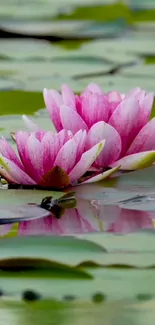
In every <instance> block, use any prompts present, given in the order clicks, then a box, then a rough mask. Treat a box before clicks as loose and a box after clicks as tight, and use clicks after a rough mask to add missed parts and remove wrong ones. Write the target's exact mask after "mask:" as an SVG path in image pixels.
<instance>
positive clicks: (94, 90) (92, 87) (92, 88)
mask: <svg viewBox="0 0 155 325" xmlns="http://www.w3.org/2000/svg"><path fill="white" fill-rule="evenodd" d="M85 90H88V91H91V92H92V93H98V94H103V92H102V89H101V88H100V87H99V86H98V85H97V84H95V83H93V82H91V83H90V84H89V85H88V86H87V87H86V89H85Z"/></svg>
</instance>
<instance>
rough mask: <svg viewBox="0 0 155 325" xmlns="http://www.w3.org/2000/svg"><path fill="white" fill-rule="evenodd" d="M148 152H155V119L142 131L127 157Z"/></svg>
mask: <svg viewBox="0 0 155 325" xmlns="http://www.w3.org/2000/svg"><path fill="white" fill-rule="evenodd" d="M148 150H149V151H150V150H155V117H154V118H153V119H152V120H151V121H150V122H148V123H147V124H146V125H145V126H144V127H143V128H142V129H141V130H140V132H139V133H138V135H137V136H136V138H135V139H134V140H133V142H132V144H131V146H130V147H129V149H128V151H127V155H131V154H133V153H137V152H141V151H148Z"/></svg>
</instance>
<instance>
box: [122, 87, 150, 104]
mask: <svg viewBox="0 0 155 325" xmlns="http://www.w3.org/2000/svg"><path fill="white" fill-rule="evenodd" d="M145 95H146V91H145V90H143V89H141V88H139V87H137V88H133V89H131V90H130V91H129V92H128V94H127V95H126V96H125V98H126V99H127V98H131V97H133V98H135V99H137V100H139V101H140V100H142V99H144V97H145Z"/></svg>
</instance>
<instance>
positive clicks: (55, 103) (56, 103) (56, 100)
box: [43, 88, 63, 131]
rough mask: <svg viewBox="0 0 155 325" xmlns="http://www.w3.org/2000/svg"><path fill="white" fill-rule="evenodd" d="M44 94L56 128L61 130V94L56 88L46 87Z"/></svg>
mask: <svg viewBox="0 0 155 325" xmlns="http://www.w3.org/2000/svg"><path fill="white" fill-rule="evenodd" d="M43 96H44V101H45V104H46V107H47V110H48V112H49V114H50V117H51V120H52V122H53V124H54V126H55V128H56V130H57V131H60V130H61V129H62V128H63V127H62V124H61V120H60V105H61V104H62V98H61V95H60V94H59V93H58V92H57V91H55V90H52V89H51V90H48V89H46V88H45V89H44V91H43Z"/></svg>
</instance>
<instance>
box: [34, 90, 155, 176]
mask: <svg viewBox="0 0 155 325" xmlns="http://www.w3.org/2000/svg"><path fill="white" fill-rule="evenodd" d="M44 100H45V103H46V107H47V110H48V112H49V114H50V117H51V119H52V122H53V124H54V126H55V128H56V130H57V131H60V130H61V129H63V128H64V129H67V130H71V131H72V132H73V134H75V133H76V132H77V131H78V130H80V129H81V130H86V131H88V135H89V136H88V141H87V148H88V149H89V148H91V147H92V146H94V145H95V144H97V143H98V142H99V141H101V140H103V139H105V140H106V143H105V146H104V149H103V150H102V152H101V154H100V155H99V157H98V158H97V159H96V161H95V164H94V166H95V167H97V168H98V167H99V168H106V167H114V166H116V165H117V166H118V165H120V166H121V169H122V170H134V169H137V168H144V167H147V166H149V165H151V164H152V163H153V162H154V161H155V118H153V119H152V120H150V121H149V118H150V114H151V110H152V105H153V100H154V96H153V93H146V92H145V91H144V90H142V89H140V88H135V89H133V90H132V91H131V92H130V93H128V94H127V95H124V94H123V95H122V94H120V93H119V92H117V91H112V92H109V93H106V94H104V93H103V92H102V90H101V89H100V87H99V86H98V85H96V84H89V85H88V87H87V88H86V89H85V90H84V91H83V92H82V93H81V95H80V96H77V95H74V93H73V92H72V90H71V89H70V88H69V87H68V86H66V85H63V86H62V90H61V94H60V93H58V92H57V91H55V90H52V89H51V90H47V89H44ZM29 124H30V123H29ZM31 126H32V124H31Z"/></svg>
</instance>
